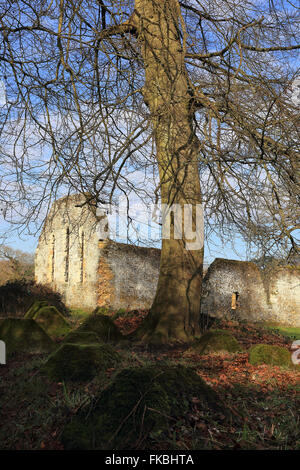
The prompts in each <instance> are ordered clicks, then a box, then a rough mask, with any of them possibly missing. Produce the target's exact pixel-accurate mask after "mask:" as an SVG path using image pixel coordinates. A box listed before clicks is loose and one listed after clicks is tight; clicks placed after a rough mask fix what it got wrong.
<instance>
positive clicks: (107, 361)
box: [41, 343, 121, 382]
mask: <svg viewBox="0 0 300 470" xmlns="http://www.w3.org/2000/svg"><path fill="white" fill-rule="evenodd" d="M120 361H121V357H120V355H119V354H118V353H117V352H116V351H115V350H114V349H113V347H112V346H110V345H109V344H78V343H77V344H69V343H66V344H63V345H62V346H60V347H59V348H58V349H57V351H55V352H54V353H52V354H51V355H50V356H49V357H48V360H47V361H46V363H45V364H44V365H43V366H42V368H41V371H42V372H44V373H46V374H47V375H48V377H50V378H51V379H53V380H61V381H63V380H65V381H78V382H84V381H86V380H90V379H92V378H93V377H94V376H95V375H97V373H98V372H99V371H100V370H106V369H107V368H108V367H112V366H114V365H116V364H117V363H118V362H120Z"/></svg>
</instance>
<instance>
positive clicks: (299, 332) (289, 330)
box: [266, 323, 300, 340]
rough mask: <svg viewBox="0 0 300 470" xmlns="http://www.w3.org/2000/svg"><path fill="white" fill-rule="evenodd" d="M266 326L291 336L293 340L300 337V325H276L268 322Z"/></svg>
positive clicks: (288, 336)
mask: <svg viewBox="0 0 300 470" xmlns="http://www.w3.org/2000/svg"><path fill="white" fill-rule="evenodd" d="M266 328H268V329H269V330H271V331H275V332H278V333H280V334H282V335H283V336H286V337H287V338H290V339H291V340H297V339H300V327H297V328H296V327H289V326H281V325H274V324H272V323H271V324H268V325H266Z"/></svg>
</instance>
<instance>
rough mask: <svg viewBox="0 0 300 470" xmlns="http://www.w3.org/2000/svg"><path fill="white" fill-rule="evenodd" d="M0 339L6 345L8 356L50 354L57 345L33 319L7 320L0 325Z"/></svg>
mask: <svg viewBox="0 0 300 470" xmlns="http://www.w3.org/2000/svg"><path fill="white" fill-rule="evenodd" d="M0 339H1V340H2V341H4V342H5V344H6V351H7V354H12V353H14V352H31V353H43V352H50V351H52V350H53V349H54V348H55V344H54V342H53V341H52V339H51V338H50V337H49V336H48V335H47V333H46V332H45V331H44V330H43V329H42V328H41V327H40V326H39V325H38V324H37V323H36V322H35V321H34V320H32V319H24V318H6V319H5V320H3V321H2V322H1V324H0Z"/></svg>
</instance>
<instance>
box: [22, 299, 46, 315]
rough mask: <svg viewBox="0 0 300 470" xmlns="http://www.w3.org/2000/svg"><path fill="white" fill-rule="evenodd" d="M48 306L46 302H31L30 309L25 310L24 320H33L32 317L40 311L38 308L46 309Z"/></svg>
mask: <svg viewBox="0 0 300 470" xmlns="http://www.w3.org/2000/svg"><path fill="white" fill-rule="evenodd" d="M48 305H49V304H48V302H47V301H46V300H36V301H35V302H33V304H32V305H31V307H30V309H29V310H27V312H26V313H25V316H24V318H27V319H30V318H34V315H35V314H36V313H37V312H38V311H39V310H40V308H42V307H46V306H48Z"/></svg>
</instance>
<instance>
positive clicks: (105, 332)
mask: <svg viewBox="0 0 300 470" xmlns="http://www.w3.org/2000/svg"><path fill="white" fill-rule="evenodd" d="M77 331H80V332H81V331H93V332H94V333H96V334H97V335H98V336H99V338H100V339H101V341H103V342H105V343H107V342H118V341H120V340H121V339H122V334H121V333H120V331H119V330H118V328H117V326H116V325H115V324H114V322H113V321H112V319H111V317H109V316H108V315H103V314H99V313H93V314H92V315H90V316H89V317H88V318H86V320H85V321H84V322H83V323H82V325H80V327H79V328H78V329H77Z"/></svg>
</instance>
